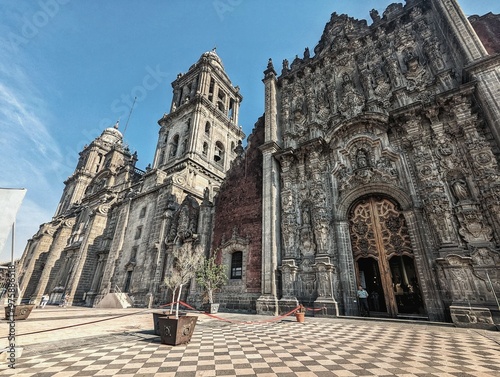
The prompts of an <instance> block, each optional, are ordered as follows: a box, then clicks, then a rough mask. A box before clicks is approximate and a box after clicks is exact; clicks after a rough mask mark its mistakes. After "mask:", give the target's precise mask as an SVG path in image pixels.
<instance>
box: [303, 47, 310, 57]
mask: <svg viewBox="0 0 500 377" xmlns="http://www.w3.org/2000/svg"><path fill="white" fill-rule="evenodd" d="M310 57H311V54H310V52H309V47H306V49H305V50H304V59H309V58H310Z"/></svg>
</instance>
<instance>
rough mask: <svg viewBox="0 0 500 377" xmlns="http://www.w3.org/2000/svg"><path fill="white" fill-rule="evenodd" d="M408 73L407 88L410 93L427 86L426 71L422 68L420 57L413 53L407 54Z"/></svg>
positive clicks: (408, 52)
mask: <svg viewBox="0 0 500 377" xmlns="http://www.w3.org/2000/svg"><path fill="white" fill-rule="evenodd" d="M405 63H406V67H407V71H406V74H405V76H406V80H407V85H406V88H407V89H408V90H410V91H413V90H417V89H422V87H423V86H424V85H425V78H426V74H427V72H426V70H425V69H424V68H423V67H422V66H421V64H420V61H419V58H418V56H417V55H416V54H415V53H414V52H413V51H411V50H410V51H407V52H406V59H405Z"/></svg>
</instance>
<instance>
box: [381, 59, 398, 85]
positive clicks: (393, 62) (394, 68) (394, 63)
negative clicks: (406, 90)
mask: <svg viewBox="0 0 500 377" xmlns="http://www.w3.org/2000/svg"><path fill="white" fill-rule="evenodd" d="M385 65H386V69H387V72H389V75H390V77H391V80H392V87H393V88H399V87H400V86H401V68H400V67H399V62H398V59H397V58H396V57H394V56H390V57H389V58H388V59H387V60H386V63H385Z"/></svg>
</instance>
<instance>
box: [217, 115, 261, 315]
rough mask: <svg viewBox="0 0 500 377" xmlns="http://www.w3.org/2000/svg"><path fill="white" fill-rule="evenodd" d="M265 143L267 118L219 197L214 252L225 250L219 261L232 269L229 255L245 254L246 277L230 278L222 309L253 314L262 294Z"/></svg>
mask: <svg viewBox="0 0 500 377" xmlns="http://www.w3.org/2000/svg"><path fill="white" fill-rule="evenodd" d="M263 142H264V119H263V118H260V119H259V120H258V121H257V123H256V124H255V128H254V130H253V132H252V134H251V135H250V136H249V138H248V146H247V148H246V151H245V153H244V155H243V156H242V157H241V158H238V159H237V160H236V161H235V162H234V163H233V166H232V168H231V169H230V170H229V171H228V174H227V178H226V181H225V182H224V184H223V185H222V187H221V190H220V192H219V195H218V197H217V198H216V202H215V216H214V230H213V239H212V240H213V241H212V249H213V250H215V249H219V250H222V251H223V252H222V253H219V260H220V261H222V262H223V263H224V264H226V265H227V268H228V269H229V268H230V267H231V258H230V255H229V253H232V252H233V251H243V252H244V255H243V263H244V265H243V277H242V279H241V280H239V279H230V280H229V282H228V284H227V285H226V286H225V287H224V288H223V289H222V291H221V292H220V293H219V294H218V298H219V300H220V302H221V304H222V306H221V309H226V310H249V311H253V310H255V299H256V298H257V297H258V296H259V295H260V281H261V249H262V154H261V151H260V150H259V149H258V148H259V146H260V145H262V144H263ZM221 254H223V255H221ZM228 273H229V271H228Z"/></svg>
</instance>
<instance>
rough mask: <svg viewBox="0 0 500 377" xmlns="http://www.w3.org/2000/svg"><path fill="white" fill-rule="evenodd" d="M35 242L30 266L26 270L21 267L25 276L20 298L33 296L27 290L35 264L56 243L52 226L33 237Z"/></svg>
mask: <svg viewBox="0 0 500 377" xmlns="http://www.w3.org/2000/svg"><path fill="white" fill-rule="evenodd" d="M33 241H34V242H33V243H34V245H33V246H32V247H33V252H32V253H31V257H30V259H29V261H28V265H27V266H26V268H24V266H20V268H21V269H22V274H23V275H22V279H20V281H19V291H20V292H19V296H20V297H24V296H31V294H32V293H31V292H26V289H27V288H28V285H29V283H30V279H31V276H32V274H33V270H34V269H35V263H36V261H37V260H38V258H40V256H41V255H42V254H43V253H46V252H48V250H49V249H50V247H51V245H52V243H53V242H54V229H53V228H52V226H51V224H44V225H42V227H41V228H40V230H39V231H38V233H37V235H36V236H35V237H33ZM26 279H27V280H26Z"/></svg>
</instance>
